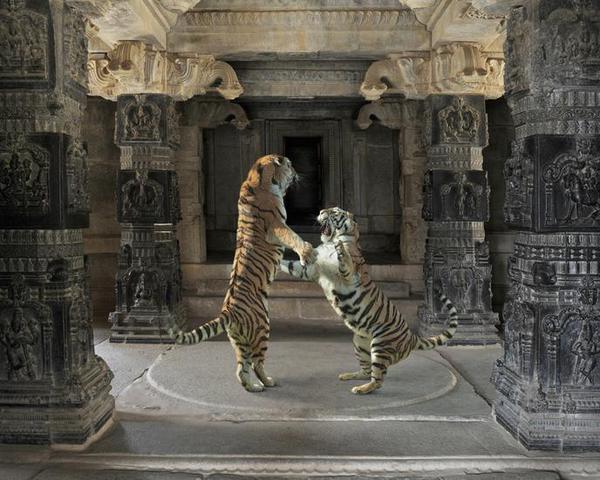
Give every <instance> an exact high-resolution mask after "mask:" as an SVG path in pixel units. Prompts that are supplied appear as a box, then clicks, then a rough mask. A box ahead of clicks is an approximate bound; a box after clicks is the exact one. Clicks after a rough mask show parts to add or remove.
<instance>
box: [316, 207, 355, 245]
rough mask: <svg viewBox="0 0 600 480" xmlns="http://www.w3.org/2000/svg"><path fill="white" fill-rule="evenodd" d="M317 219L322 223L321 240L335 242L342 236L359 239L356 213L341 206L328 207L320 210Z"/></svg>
mask: <svg viewBox="0 0 600 480" xmlns="http://www.w3.org/2000/svg"><path fill="white" fill-rule="evenodd" d="M317 221H318V222H319V224H320V225H321V242H323V243H327V242H333V241H337V240H339V239H340V237H341V236H345V237H353V238H354V240H355V241H358V224H357V223H356V222H355V221H354V215H352V214H351V213H350V212H347V211H346V210H342V209H341V208H339V207H333V208H326V209H325V210H321V211H320V212H319V216H318V217H317Z"/></svg>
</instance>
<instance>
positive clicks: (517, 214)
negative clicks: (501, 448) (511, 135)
mask: <svg viewBox="0 0 600 480" xmlns="http://www.w3.org/2000/svg"><path fill="white" fill-rule="evenodd" d="M599 19H600V5H598V3H597V2H594V1H591V0H589V1H588V0H581V1H579V0H573V1H569V2H565V1H561V0H535V1H526V2H523V5H522V6H519V7H516V8H514V9H513V10H512V11H511V14H510V17H509V22H508V33H507V42H506V47H505V50H506V56H507V71H506V89H507V96H508V101H509V105H510V106H511V109H512V114H513V117H514V120H515V126H516V140H515V142H514V144H513V152H512V158H510V159H509V160H508V161H507V163H506V167H505V172H504V173H505V180H506V198H505V221H506V222H507V224H508V225H509V226H510V227H512V228H514V229H517V230H518V234H517V238H516V241H515V248H514V253H513V255H512V256H511V257H510V259H509V262H508V264H509V265H508V267H509V269H508V274H509V281H510V284H511V287H510V291H509V294H508V297H507V300H506V302H505V304H504V310H503V316H504V322H505V324H504V339H505V342H504V355H503V357H502V358H501V359H499V360H498V361H497V364H496V368H495V372H494V375H493V380H494V383H495V385H496V390H497V397H496V401H495V404H494V415H495V417H496V420H497V421H498V422H499V423H500V424H501V425H503V426H504V427H505V428H506V429H507V430H508V431H509V432H511V433H512V434H513V435H514V436H515V437H517V438H518V439H519V440H520V441H521V442H522V443H523V444H524V445H525V446H527V447H528V448H536V449H548V450H560V451H579V450H587V449H589V450H597V449H598V448H599V447H600V390H599V389H598V385H599V384H600V369H599V368H598V354H599V353H600V305H599V291H600V278H599V273H600V235H599V232H600V200H599V199H600V197H599V192H600V187H599V185H600V120H599V116H598V111H599V108H600V64H599V63H598V61H597V59H598V57H599V55H600V35H599V33H600V21H599Z"/></svg>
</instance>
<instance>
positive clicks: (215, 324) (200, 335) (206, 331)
mask: <svg viewBox="0 0 600 480" xmlns="http://www.w3.org/2000/svg"><path fill="white" fill-rule="evenodd" d="M225 321H226V317H225V316H223V315H220V316H218V317H217V318H215V319H213V320H211V321H209V322H206V323H205V324H204V325H200V326H199V327H197V328H194V329H192V330H190V331H189V332H184V331H183V330H178V331H176V330H174V329H173V328H169V336H170V337H171V338H172V339H174V340H175V343H179V344H182V343H183V344H186V345H189V344H194V343H200V342H202V341H204V340H208V339H209V338H212V337H215V336H217V335H220V334H221V333H223V332H224V331H225Z"/></svg>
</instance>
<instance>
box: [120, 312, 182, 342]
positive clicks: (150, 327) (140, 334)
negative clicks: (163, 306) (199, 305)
mask: <svg viewBox="0 0 600 480" xmlns="http://www.w3.org/2000/svg"><path fill="white" fill-rule="evenodd" d="M109 322H111V323H112V327H111V334H110V341H111V342H113V343H174V341H173V339H172V338H171V337H169V333H168V331H169V328H171V327H174V328H183V327H184V326H185V324H186V317H185V310H184V308H183V305H182V304H178V305H177V306H176V307H175V309H174V311H173V312H170V311H164V312H162V313H159V312H157V311H156V309H155V308H143V307H133V308H132V309H131V310H130V311H129V312H118V311H117V312H113V313H111V314H110V316H109Z"/></svg>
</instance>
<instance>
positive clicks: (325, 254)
mask: <svg viewBox="0 0 600 480" xmlns="http://www.w3.org/2000/svg"><path fill="white" fill-rule="evenodd" d="M316 252H317V259H316V262H315V263H316V266H317V272H318V275H319V276H318V280H317V282H318V283H319V285H320V286H321V288H322V289H323V293H325V297H326V298H327V300H328V301H329V304H330V305H331V306H332V307H333V309H334V310H335V312H336V313H337V314H338V315H339V316H340V318H342V319H344V323H345V324H346V326H347V327H348V328H349V329H350V330H352V331H353V332H355V333H358V334H359V335H363V336H364V335H368V333H367V332H364V331H362V330H359V329H357V328H356V327H355V326H353V325H351V324H350V323H349V322H348V321H347V320H346V319H345V315H344V312H342V311H341V310H340V309H339V307H338V305H337V298H336V297H335V295H334V294H333V291H334V290H335V291H336V292H338V293H342V294H349V293H351V292H353V291H355V290H360V289H361V286H360V285H358V282H359V275H358V274H357V273H355V274H354V275H353V278H352V281H351V282H348V281H345V280H344V279H343V278H342V277H341V275H340V274H339V262H338V256H337V251H336V249H335V245H334V244H333V243H322V244H321V245H319V246H318V247H317V248H316ZM357 285H358V286H357Z"/></svg>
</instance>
